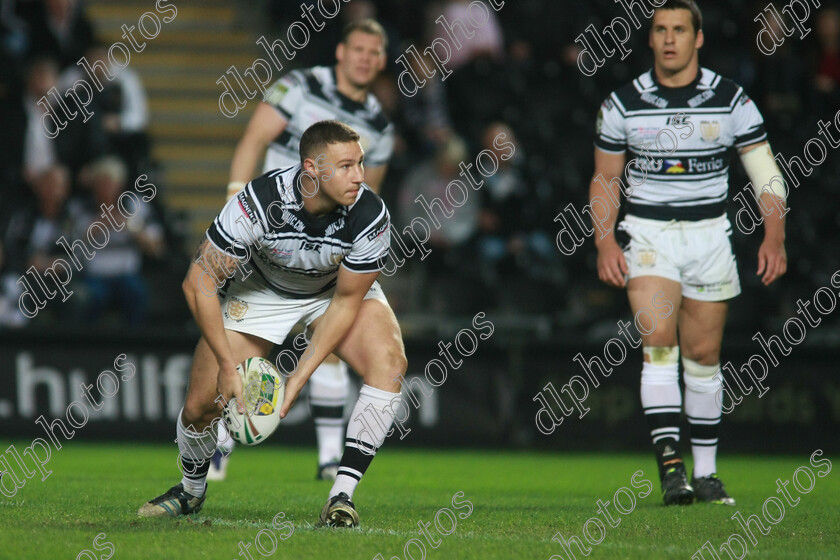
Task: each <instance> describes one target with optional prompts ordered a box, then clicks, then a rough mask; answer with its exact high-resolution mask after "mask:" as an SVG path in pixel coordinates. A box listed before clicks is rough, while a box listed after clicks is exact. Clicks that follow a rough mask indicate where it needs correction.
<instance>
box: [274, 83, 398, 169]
mask: <svg viewBox="0 0 840 560" xmlns="http://www.w3.org/2000/svg"><path fill="white" fill-rule="evenodd" d="M335 79H336V78H335V68H333V67H328V66H315V67H313V68H306V69H303V70H293V71H291V72H289V73H288V74H286V75H285V76H283V77H282V78H280V79H279V80H278V81H276V82H275V83H274V84H273V85H272V86H271V87H270V88H269V89H267V90H266V92H265V102H266V103H268V104H269V105H271V106H272V107H274V108H275V109H276V110H277V111H278V112H279V113H280V114H281V115H282V116H283V118H284V119H286V120H287V121H288V124H287V125H286V128H285V129H284V130H283V132H281V133H280V135H279V136H278V137H277V138H275V139H274V141H273V142H272V143H271V144H270V145H269V146H268V151H267V152H266V155H265V166H264V168H263V170H264V171H268V170H270V169H278V168H281V167H287V166H290V165H295V164H296V163H298V162H300V153H299V147H300V137H301V136H302V135H303V132H304V131H305V130H306V129H307V128H309V127H310V126H312V125H313V124H315V123H316V122H318V121H323V120H328V119H334V120H338V121H341V122H343V123H345V124H347V125H349V126H350V127H352V128H353V130H355V131H356V132H358V133H359V136H361V144H362V149H363V150H364V151H365V164H366V165H368V166H370V167H376V166H379V165H385V164H386V163H388V160H389V159H391V153H392V152H393V151H394V125H393V124H391V123H390V122H389V120H388V118H387V117H386V116H385V113H383V112H382V107H380V105H379V101H378V100H377V99H376V97H374V95H373V94H372V93H368V94H367V99H366V100H365V102H364V103H359V102H358V101H354V100H352V99H350V98H349V97H347V96H345V95H343V94H342V93H341V92H339V91H338V88H337V87H336V82H335Z"/></svg>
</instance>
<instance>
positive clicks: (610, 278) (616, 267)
mask: <svg viewBox="0 0 840 560" xmlns="http://www.w3.org/2000/svg"><path fill="white" fill-rule="evenodd" d="M625 159H626V156H625V154H624V153H617V154H616V153H610V152H605V151H603V150H600V149H598V148H595V173H594V174H593V176H592V181H590V183H589V200H593V199H594V198H595V197H600V199H601V200H618V199H619V198H618V197H619V196H620V195H621V193H612V194H608V193H607V190H606V189H607V188H609V187H608V185H610V184H611V183H612V180H613V179H616V178H619V179H620V178H621V177H622V175H623V173H624V165H625ZM598 176H603V180H601V181H596V178H597V177H598ZM605 206H606V208H607V211H608V212H610V215H609V216H608V217H607V219H606V221H605V222H604V224H602V227H604V226H606V228H607V229H609V230H610V233H608V234H607V235H605V236H604V237H603V238H602V237H601V236H600V235H599V234H598V233H597V228H596V234H595V236H594V238H595V247H596V248H597V249H598V278H599V279H600V280H601V281H602V282H605V283H607V284H609V285H610V286H615V287H617V288H623V287H624V286H625V280H624V275H625V274H627V272H628V269H627V263H626V262H625V261H624V253H623V252H622V251H621V247H619V246H618V242H616V240H615V222H616V218H618V208H615V206H613V205H611V204H606V205H605ZM594 226H595V224H594V223H593V227H594Z"/></svg>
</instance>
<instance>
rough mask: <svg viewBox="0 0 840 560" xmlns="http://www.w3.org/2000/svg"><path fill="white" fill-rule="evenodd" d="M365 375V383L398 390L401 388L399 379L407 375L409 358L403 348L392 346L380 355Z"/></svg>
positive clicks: (384, 388)
mask: <svg viewBox="0 0 840 560" xmlns="http://www.w3.org/2000/svg"><path fill="white" fill-rule="evenodd" d="M370 366H371V367H370V369H369V371H368V373H367V375H365V383H367V384H368V385H373V386H375V387H377V388H380V389H383V390H388V391H394V392H397V391H399V390H400V382H399V379H401V378H402V377H404V376H405V372H406V370H407V369H408V360H407V359H406V357H405V352H404V351H403V349H402V348H399V347H396V346H395V347H392V348H390V349H389V350H388V351H387V352H385V353H384V354H383V355H381V356H378V357H377V359H376V360H375V361H374V363H373V364H370Z"/></svg>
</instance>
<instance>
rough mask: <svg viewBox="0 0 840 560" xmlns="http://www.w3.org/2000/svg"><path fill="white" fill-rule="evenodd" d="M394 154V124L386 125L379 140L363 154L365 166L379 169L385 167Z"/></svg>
mask: <svg viewBox="0 0 840 560" xmlns="http://www.w3.org/2000/svg"><path fill="white" fill-rule="evenodd" d="M393 153H394V124H393V123H388V126H387V127H385V130H384V131H383V132H382V135H381V136H380V138H379V140H378V141H377V142H376V144H374V145H373V146H371V148H370V150H369V151H368V153H366V154H365V165H367V166H368V167H379V166H381V165H386V164H387V163H388V161H389V160H390V159H391V154H393Z"/></svg>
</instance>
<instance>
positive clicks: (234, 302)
mask: <svg viewBox="0 0 840 560" xmlns="http://www.w3.org/2000/svg"><path fill="white" fill-rule="evenodd" d="M246 313H248V303H247V302H244V301H242V300H241V299H239V298H237V297H233V296H231V297H230V298H229V299H228V302H227V309H226V310H225V315H226V316H227V318H228V319H230V320H231V321H236V322H237V323H238V322H240V321H242V320H243V319H244V318H245V314H246Z"/></svg>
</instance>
